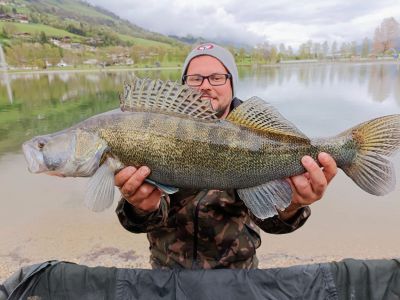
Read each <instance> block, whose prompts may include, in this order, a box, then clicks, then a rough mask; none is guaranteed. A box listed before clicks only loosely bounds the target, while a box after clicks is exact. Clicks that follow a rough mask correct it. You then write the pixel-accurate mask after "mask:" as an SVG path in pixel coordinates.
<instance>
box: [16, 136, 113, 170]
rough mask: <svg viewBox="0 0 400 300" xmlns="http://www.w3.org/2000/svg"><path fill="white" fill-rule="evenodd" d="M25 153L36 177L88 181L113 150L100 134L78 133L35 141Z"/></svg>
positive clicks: (41, 137)
mask: <svg viewBox="0 0 400 300" xmlns="http://www.w3.org/2000/svg"><path fill="white" fill-rule="evenodd" d="M22 149H23V152H24V155H25V159H26V161H27V163H28V169H29V171H30V172H32V173H47V174H49V175H56V176H62V177H87V176H91V175H93V174H94V172H96V170H97V168H98V167H99V165H100V163H101V161H102V157H103V155H104V154H105V153H107V152H108V149H109V147H108V146H107V143H106V142H105V141H104V140H103V139H101V138H100V137H99V136H98V135H97V134H96V133H93V132H89V131H85V130H81V129H74V130H68V131H61V132H58V133H54V134H49V135H44V136H38V137H35V138H33V139H31V140H30V141H27V142H25V143H24V144H23V145H22Z"/></svg>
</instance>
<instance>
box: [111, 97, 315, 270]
mask: <svg viewBox="0 0 400 300" xmlns="http://www.w3.org/2000/svg"><path fill="white" fill-rule="evenodd" d="M237 103H238V102H237V100H236V103H235V101H234V102H233V105H234V106H236V105H235V104H237ZM239 104H240V102H239ZM116 212H117V215H118V218H119V220H120V222H121V224H122V226H123V227H124V228H125V229H127V230H129V231H131V232H134V233H147V238H148V240H149V242H150V252H151V257H150V262H151V265H152V267H153V268H186V269H198V268H202V269H213V268H256V267H257V266H258V260H257V257H256V249H257V248H258V247H259V246H260V245H261V239H260V232H259V228H261V229H262V230H264V231H265V232H268V233H274V234H282V233H289V232H292V231H294V230H296V229H298V228H299V227H301V226H302V225H303V224H304V222H305V221H306V220H307V218H308V217H309V216H310V213H311V212H310V209H309V207H304V208H302V209H300V210H299V211H298V212H297V214H296V215H295V216H293V217H292V218H291V219H290V220H288V221H286V222H283V221H282V220H280V219H279V217H278V216H275V217H272V218H268V219H265V220H260V219H257V218H256V217H255V216H254V215H252V214H251V213H250V212H249V211H248V209H247V207H246V206H245V205H244V203H243V201H241V200H240V198H239V196H238V195H237V193H236V192H235V191H234V190H225V191H219V190H209V191H207V190H203V191H198V190H188V189H184V190H180V191H179V192H177V193H176V194H173V195H170V196H169V197H168V196H163V197H162V198H161V204H160V207H159V209H158V210H157V211H155V212H152V213H150V214H143V212H139V211H137V210H136V209H135V208H134V207H133V206H132V205H130V204H129V203H128V202H127V201H126V200H125V199H121V201H120V202H119V204H118V206H117V209H116Z"/></svg>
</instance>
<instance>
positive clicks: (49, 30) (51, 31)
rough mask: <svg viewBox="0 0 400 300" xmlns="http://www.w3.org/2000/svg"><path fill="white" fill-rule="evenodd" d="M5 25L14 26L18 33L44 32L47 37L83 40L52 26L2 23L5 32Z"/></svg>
mask: <svg viewBox="0 0 400 300" xmlns="http://www.w3.org/2000/svg"><path fill="white" fill-rule="evenodd" d="M5 25H13V26H15V28H16V29H17V30H18V32H28V33H31V34H34V33H38V32H41V31H43V32H44V33H46V35H47V36H54V37H64V36H70V37H71V38H74V39H77V40H80V39H82V37H81V36H79V35H77V34H73V33H70V32H68V31H66V30H62V29H57V28H54V27H51V26H47V25H43V24H29V23H28V24H25V23H16V22H4V21H0V30H3V27H4V26H5Z"/></svg>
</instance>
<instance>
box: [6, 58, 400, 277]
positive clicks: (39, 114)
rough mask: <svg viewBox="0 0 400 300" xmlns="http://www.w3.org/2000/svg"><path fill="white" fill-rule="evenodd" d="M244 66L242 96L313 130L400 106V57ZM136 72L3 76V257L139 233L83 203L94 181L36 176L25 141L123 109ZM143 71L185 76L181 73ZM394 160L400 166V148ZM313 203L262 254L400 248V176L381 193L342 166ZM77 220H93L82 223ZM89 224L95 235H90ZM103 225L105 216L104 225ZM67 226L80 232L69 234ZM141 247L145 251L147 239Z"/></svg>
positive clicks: (64, 253) (52, 253)
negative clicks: (306, 216)
mask: <svg viewBox="0 0 400 300" xmlns="http://www.w3.org/2000/svg"><path fill="white" fill-rule="evenodd" d="M239 73H240V84H239V86H238V89H237V90H238V95H237V96H238V97H239V98H241V99H247V98H249V97H251V96H258V97H261V98H263V99H265V100H267V101H268V102H270V103H272V104H273V105H274V106H275V107H276V108H277V109H278V110H279V111H280V112H281V113H282V114H283V115H284V116H285V117H286V118H288V119H289V120H290V121H292V122H293V123H294V124H296V125H297V126H298V127H299V128H300V129H301V130H302V131H303V132H304V133H306V134H307V135H309V136H312V137H316V136H330V135H335V134H337V133H339V132H340V131H342V130H345V129H347V128H349V127H351V126H354V125H356V124H357V123H360V122H363V121H366V120H368V119H371V118H374V117H378V116H382V115H385V114H392V113H400V65H399V64H396V63H381V64H334V65H324V64H321V65H291V66H282V67H262V68H257V69H252V68H241V69H240V72H239ZM133 74H134V73H133V72H131V71H130V72H127V71H120V72H99V73H51V74H11V75H8V76H5V75H3V77H0V78H1V81H0V182H1V190H0V228H1V230H0V240H1V241H5V243H1V244H0V262H1V259H2V257H3V258H5V259H6V258H7V259H8V260H10V259H11V258H10V257H9V252H10V251H14V252H15V251H17V253H18V257H19V260H16V261H15V265H20V264H23V263H28V262H33V261H37V260H45V259H49V258H51V257H52V258H58V259H60V258H65V259H70V260H71V256H68V255H69V254H71V253H72V254H71V255H73V256H74V255H75V256H77V255H79V254H77V253H75V252H73V251H72V250H71V248H68V247H71V244H73V245H76V247H78V245H85V246H82V247H87V248H88V249H86V251H90V250H91V249H90V247H89V246H88V245H90V244H91V243H87V241H88V240H90V241H91V240H92V239H95V237H98V236H99V235H103V234H104V232H105V229H104V228H105V227H107V226H108V225H106V224H110V225H109V226H108V227H107V228H110V227H111V228H113V231H112V232H111V233H110V236H108V238H107V237H106V238H104V240H103V243H106V244H107V241H111V240H113V236H114V235H118V234H120V235H121V239H132V236H131V235H130V234H128V233H125V231H123V229H122V228H121V227H120V226H119V225H118V222H117V220H116V217H115V216H114V213H113V211H112V210H109V211H107V212H105V213H102V214H94V213H91V212H87V210H86V208H85V207H84V206H83V205H82V202H81V201H82V199H83V195H84V187H85V184H86V179H71V178H68V179H61V178H53V177H49V176H43V175H32V174H29V173H28V171H27V170H26V164H25V162H24V160H23V157H22V153H21V149H20V148H21V144H22V142H23V141H25V140H27V139H29V138H31V137H33V136H35V135H39V134H46V133H49V132H53V131H56V130H60V129H63V128H66V127H68V126H71V125H73V124H75V123H76V122H78V121H80V120H84V119H85V118H87V117H89V116H92V115H95V114H97V113H101V112H104V111H107V110H110V109H113V108H116V107H117V106H118V93H119V92H120V91H121V87H122V85H123V82H124V81H125V80H129V78H131V77H132V76H133ZM135 74H136V75H138V76H141V77H151V78H161V79H164V80H165V79H172V80H177V79H178V78H179V74H180V72H179V70H168V71H140V72H135ZM394 162H395V166H396V171H397V173H398V174H400V159H399V155H397V157H396V158H395V159H394ZM312 208H313V209H312V210H313V216H312V217H311V219H310V220H309V221H308V222H307V223H306V225H305V226H304V227H303V228H302V229H301V230H299V231H297V232H296V233H293V234H289V235H284V236H267V235H266V234H264V236H263V240H264V243H263V245H262V247H261V250H260V253H261V257H262V258H263V257H264V259H265V260H266V261H267V260H268V259H273V258H274V257H276V255H278V256H279V253H285V255H287V257H292V258H293V257H302V258H305V260H304V261H307V259H306V258H307V257H313V258H315V257H334V258H335V257H361V258H364V257H384V256H386V257H387V256H398V254H399V253H400V252H399V250H400V240H399V239H398V235H399V228H400V183H398V184H397V187H396V191H395V192H394V193H392V194H390V195H388V196H385V197H381V198H376V197H373V196H370V195H368V194H366V193H364V192H363V191H361V190H360V189H359V188H358V187H356V186H355V185H354V184H353V183H352V182H351V181H349V180H348V179H347V178H346V177H345V175H343V174H342V173H339V175H338V176H337V178H336V179H335V180H334V181H333V182H332V184H331V186H330V188H329V190H328V192H327V194H326V197H325V198H324V200H323V201H320V203H317V204H315V205H313V207H312ZM76 224H83V225H82V226H80V227H79V229H77V230H76V231H73V230H72V228H76ZM88 224H90V225H91V227H90V228H91V229H90V233H88V234H82V232H85V226H89V225H88ZM93 224H99V226H98V227H96V226H95V228H97V229H93V226H92V225H93ZM100 224H101V225H100ZM74 226H75V227H74ZM112 226H114V227H112ZM67 227H68V228H71V230H72V232H69V234H68V239H67V241H66V236H67V234H66V233H65V232H66V231H65V228H67ZM88 228H89V227H88ZM74 230H75V229H74ZM85 241H86V242H85ZM115 243H117V242H115ZM141 243H143V241H142V242H141ZM60 244H62V245H64V248H62V247H61V248H60ZM26 245H30V248H31V252H29V251H26V250H22V249H24V247H25V246H26ZM49 245H52V246H49ZM140 247H144V249H145V248H146V245H144V246H143V245H141V246H140ZM78 248H79V247H78ZM60 249H61V250H60ZM82 251H83V250H82ZM78 252H79V251H78ZM7 255H8V256H7ZM41 255H42V256H41ZM43 255H45V256H43ZM14 258H15V257H14ZM311 261H312V260H311ZM307 262H308V261H307ZM266 265H267V264H266ZM0 275H1V274H0Z"/></svg>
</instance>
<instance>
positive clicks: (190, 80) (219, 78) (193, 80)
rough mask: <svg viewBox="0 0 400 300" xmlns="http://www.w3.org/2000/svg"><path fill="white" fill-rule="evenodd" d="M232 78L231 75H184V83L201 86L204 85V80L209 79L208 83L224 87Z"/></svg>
mask: <svg viewBox="0 0 400 300" xmlns="http://www.w3.org/2000/svg"><path fill="white" fill-rule="evenodd" d="M230 78H232V75H231V74H211V75H208V76H202V75H198V74H195V75H184V76H183V81H184V82H186V84H187V85H189V86H201V85H202V84H203V81H204V79H207V80H208V82H209V83H210V84H211V85H213V86H218V85H224V84H225V83H226V81H227V80H228V79H230Z"/></svg>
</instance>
